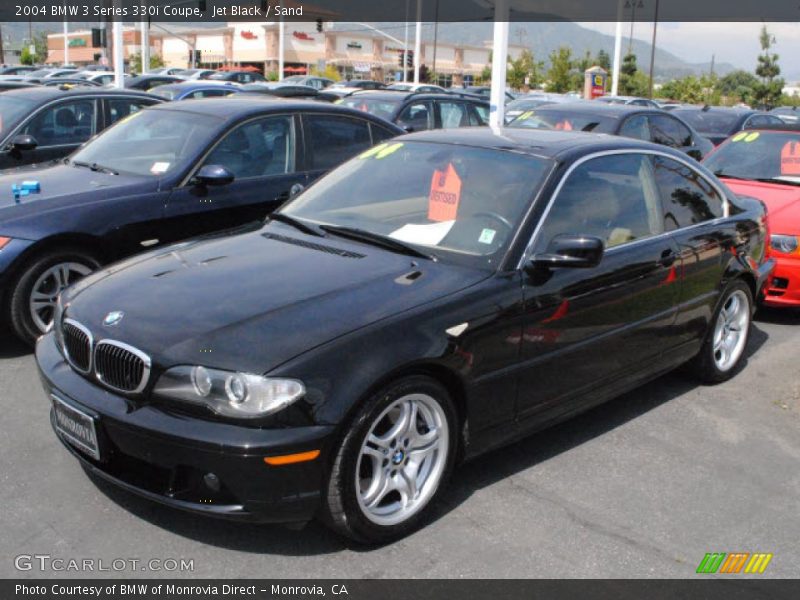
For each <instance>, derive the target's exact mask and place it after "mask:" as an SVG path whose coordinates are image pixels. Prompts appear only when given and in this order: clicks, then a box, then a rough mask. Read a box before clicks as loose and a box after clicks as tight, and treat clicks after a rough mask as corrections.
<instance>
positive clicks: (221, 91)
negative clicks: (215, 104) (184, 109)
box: [191, 88, 231, 98]
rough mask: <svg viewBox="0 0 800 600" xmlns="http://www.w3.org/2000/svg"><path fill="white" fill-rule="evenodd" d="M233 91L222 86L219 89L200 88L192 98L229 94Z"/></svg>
mask: <svg viewBox="0 0 800 600" xmlns="http://www.w3.org/2000/svg"><path fill="white" fill-rule="evenodd" d="M230 93H231V91H230V90H229V89H225V88H220V89H218V90H198V91H196V92H194V93H193V94H192V95H191V98H217V97H219V96H227V95H228V94H230Z"/></svg>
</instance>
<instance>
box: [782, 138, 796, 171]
mask: <svg viewBox="0 0 800 600" xmlns="http://www.w3.org/2000/svg"><path fill="white" fill-rule="evenodd" d="M781 175H800V142H787V143H786V144H785V145H784V146H783V150H781Z"/></svg>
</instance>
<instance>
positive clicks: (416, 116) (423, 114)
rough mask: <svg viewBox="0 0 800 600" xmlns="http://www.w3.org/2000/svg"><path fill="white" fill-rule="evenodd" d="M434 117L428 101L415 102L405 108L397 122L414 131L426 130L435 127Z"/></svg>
mask: <svg viewBox="0 0 800 600" xmlns="http://www.w3.org/2000/svg"><path fill="white" fill-rule="evenodd" d="M432 117H433V115H432V114H431V111H430V108H429V107H428V103H427V102H415V103H414V104H409V105H408V106H406V107H405V108H404V109H403V112H401V113H400V117H399V118H398V119H397V124H398V125H400V127H406V128H408V129H410V130H412V131H424V130H426V129H432V128H433V119H432Z"/></svg>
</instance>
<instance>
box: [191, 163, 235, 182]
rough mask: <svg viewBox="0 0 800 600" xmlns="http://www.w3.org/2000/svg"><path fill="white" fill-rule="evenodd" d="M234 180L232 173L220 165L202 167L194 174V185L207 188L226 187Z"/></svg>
mask: <svg viewBox="0 0 800 600" xmlns="http://www.w3.org/2000/svg"><path fill="white" fill-rule="evenodd" d="M233 179H234V175H233V173H231V172H230V171H229V170H228V169H226V168H225V167H223V166H222V165H204V166H202V167H200V170H199V171H198V172H197V173H195V176H194V178H193V179H192V180H193V182H194V183H196V184H200V185H208V186H219V185H228V184H229V183H232V182H233Z"/></svg>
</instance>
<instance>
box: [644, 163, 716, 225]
mask: <svg viewBox="0 0 800 600" xmlns="http://www.w3.org/2000/svg"><path fill="white" fill-rule="evenodd" d="M654 168H655V176H656V183H657V184H658V188H659V190H660V192H661V198H662V200H663V203H664V222H665V226H666V228H667V230H669V231H671V230H674V229H679V228H681V227H688V226H690V225H695V224H697V223H702V222H703V221H710V220H712V219H716V218H719V217H721V216H722V215H723V214H724V209H723V205H722V198H721V197H720V195H719V194H718V193H717V190H716V189H714V187H713V186H712V185H711V184H710V183H709V182H708V180H707V179H706V178H705V177H703V176H702V175H700V174H699V173H698V172H697V171H695V170H694V169H691V168H689V167H687V166H686V165H684V164H683V163H680V162H678V161H676V160H672V159H671V158H666V157H663V156H657V157H655V160H654Z"/></svg>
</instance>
